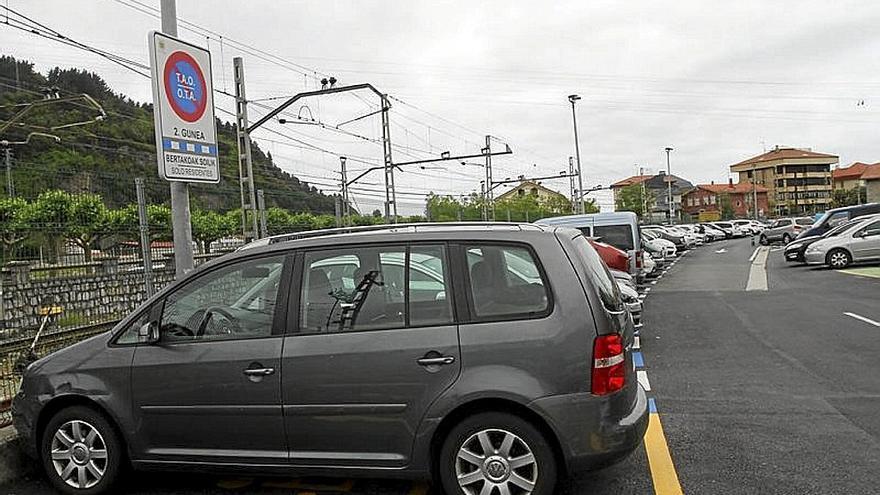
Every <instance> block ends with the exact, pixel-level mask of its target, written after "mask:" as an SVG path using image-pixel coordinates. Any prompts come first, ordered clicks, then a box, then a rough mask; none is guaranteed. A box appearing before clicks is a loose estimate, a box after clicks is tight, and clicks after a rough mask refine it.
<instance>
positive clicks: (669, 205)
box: [665, 146, 675, 224]
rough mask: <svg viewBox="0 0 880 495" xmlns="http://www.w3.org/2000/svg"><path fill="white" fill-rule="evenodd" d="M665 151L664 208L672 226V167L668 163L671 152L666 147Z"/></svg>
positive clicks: (673, 211) (673, 218) (673, 215)
mask: <svg viewBox="0 0 880 495" xmlns="http://www.w3.org/2000/svg"><path fill="white" fill-rule="evenodd" d="M665 150H666V191H667V196H666V201H668V203H667V205H666V206H667V210H668V211H669V223H670V224H674V223H675V203H673V201H672V166H671V165H670V161H669V153H670V152H671V151H672V147H670V146H667V147H666V148H665Z"/></svg>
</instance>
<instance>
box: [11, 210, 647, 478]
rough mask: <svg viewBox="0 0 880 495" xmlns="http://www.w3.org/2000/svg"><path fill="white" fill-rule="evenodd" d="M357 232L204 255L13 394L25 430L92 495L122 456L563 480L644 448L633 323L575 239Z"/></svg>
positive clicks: (560, 233)
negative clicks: (198, 262)
mask: <svg viewBox="0 0 880 495" xmlns="http://www.w3.org/2000/svg"><path fill="white" fill-rule="evenodd" d="M481 225H485V224H481ZM352 230H354V231H355V232H354V233H351V234H348V235H336V234H333V233H326V232H325V233H324V234H323V235H322V234H320V233H310V234H309V236H306V237H305V238H301V239H296V236H277V237H274V238H269V239H268V240H266V241H261V242H260V243H259V244H258V245H256V246H250V247H248V248H246V249H242V250H240V251H238V252H235V253H231V254H228V255H225V256H223V257H221V258H219V259H216V260H214V261H211V262H208V263H206V264H204V265H201V266H200V267H198V268H197V269H196V270H194V271H193V272H190V273H189V274H187V275H185V276H184V277H182V278H181V279H179V280H177V281H176V282H174V283H172V284H171V285H169V286H168V287H166V288H165V289H163V290H162V291H160V292H159V293H158V294H156V295H154V296H153V297H151V298H149V299H148V300H147V301H146V302H145V303H144V304H142V305H141V306H140V307H139V308H138V309H137V310H135V311H134V312H133V313H132V314H130V315H128V316H127V317H125V318H124V319H123V320H122V321H121V322H120V323H119V324H118V325H116V326H115V328H113V330H111V331H109V332H107V333H104V334H101V335H98V336H95V337H93V338H90V339H88V340H85V341H83V342H80V343H78V344H75V345H73V346H70V347H68V348H66V349H63V350H61V351H58V352H56V353H54V354H51V355H50V356H48V357H45V358H42V359H40V360H38V361H36V362H34V363H33V364H31V365H30V366H29V367H28V368H27V369H26V370H25V371H24V374H23V378H22V383H21V387H20V390H19V392H18V393H17V395H16V396H15V398H14V401H13V406H12V415H13V421H14V424H15V427H16V429H17V431H18V434H19V438H20V442H21V444H22V445H23V447H24V448H25V450H27V451H28V452H29V453H30V454H31V455H33V456H35V457H37V458H38V459H39V462H40V463H41V464H42V466H43V468H44V469H45V471H46V473H47V475H48V477H49V480H50V481H51V483H52V484H53V485H54V486H55V487H56V488H57V489H58V490H60V491H61V492H63V493H67V494H90V495H91V494H99V493H113V492H112V490H113V484H114V482H115V481H117V479H118V478H119V477H120V473H121V472H123V470H124V467H125V465H126V464H127V463H130V464H131V465H132V466H133V467H134V468H137V469H176V470H180V469H186V470H196V469H197V470H205V469H214V470H234V471H236V472H241V471H248V470H253V471H267V472H275V473H278V472H283V473H287V474H290V475H333V474H335V475H338V474H339V473H345V475H346V476H386V475H387V473H389V472H394V473H395V474H396V475H398V476H408V477H414V478H419V477H424V476H427V475H428V474H429V473H436V476H437V478H436V481H437V483H438V485H440V486H442V489H443V491H444V492H445V493H449V494H460V495H464V494H471V493H481V492H488V491H490V490H491V487H493V486H498V487H500V488H497V489H496V491H498V490H499V489H500V490H501V492H505V491H510V492H511V493H518V492H525V491H527V492H530V493H533V494H536V495H550V494H552V493H554V486H555V482H556V478H557V473H560V472H561V471H562V470H563V469H566V470H568V471H570V472H576V471H579V470H582V469H585V468H590V467H596V466H600V465H605V464H607V463H609V462H613V461H615V460H618V459H620V458H622V457H623V456H625V455H627V454H628V453H629V452H631V451H632V450H634V449H635V448H636V447H637V446H638V445H639V444H640V442H641V439H642V436H643V435H644V433H645V430H646V428H647V417H648V410H647V399H646V397H645V392H644V390H643V389H642V388H641V387H640V385H639V384H638V382H637V380H636V377H635V371H634V367H633V361H632V351H631V349H632V344H633V332H634V328H633V323H632V320H631V318H630V317H629V316H628V313H627V311H626V305H625V304H624V302H623V300H622V298H621V295H620V288H619V286H618V284H617V283H616V282H615V281H614V279H613V278H612V276H611V275H610V273H609V271H608V269H607V268H606V267H605V265H604V264H603V262H602V261H601V258H600V257H599V255H598V254H597V253H596V251H595V250H594V249H593V248H592V247H591V246H590V244H589V243H588V242H587V240H586V238H585V237H584V236H583V235H582V234H581V233H580V232H578V231H575V230H571V229H564V228H555V227H541V226H536V225H529V224H523V225H510V224H505V225H497V226H491V227H489V228H480V229H475V228H468V226H462V225H455V224H451V225H442V224H423V225H412V226H391V227H386V228H385V229H384V230H382V229H376V228H370V229H364V231H362V232H357V231H356V229H349V231H352ZM523 356H529V359H522V357H523ZM571 418H577V420H576V421H572V420H571ZM377 439H381V441H377ZM328 459H332V467H331V466H330V465H329V464H328Z"/></svg>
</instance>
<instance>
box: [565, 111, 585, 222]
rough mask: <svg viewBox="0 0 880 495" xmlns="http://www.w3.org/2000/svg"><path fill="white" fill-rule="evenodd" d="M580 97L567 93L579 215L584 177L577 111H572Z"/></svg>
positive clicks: (582, 201) (582, 200) (581, 210)
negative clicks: (575, 166) (572, 127)
mask: <svg viewBox="0 0 880 495" xmlns="http://www.w3.org/2000/svg"><path fill="white" fill-rule="evenodd" d="M580 99H581V97H580V96H578V95H568V101H570V102H571V121H572V125H573V126H574V156H575V159H576V160H577V176H578V195H577V199H578V206H577V211H578V213H580V214H581V215H583V214H584V193H583V190H584V179H583V176H582V174H581V148H580V144H579V143H578V124H577V113H576V112H575V111H574V104H575V102H576V101H578V100H580Z"/></svg>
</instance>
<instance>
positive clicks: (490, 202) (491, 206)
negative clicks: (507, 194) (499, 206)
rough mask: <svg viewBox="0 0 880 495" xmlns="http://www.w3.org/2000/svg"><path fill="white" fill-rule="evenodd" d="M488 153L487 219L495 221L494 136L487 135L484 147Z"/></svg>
mask: <svg viewBox="0 0 880 495" xmlns="http://www.w3.org/2000/svg"><path fill="white" fill-rule="evenodd" d="M483 151H485V153H486V184H487V187H486V220H489V219H491V220H492V221H493V222H494V221H495V196H494V195H493V194H492V188H491V187H489V186H488V185H489V184H492V136H488V135H487V136H486V147H485V148H483Z"/></svg>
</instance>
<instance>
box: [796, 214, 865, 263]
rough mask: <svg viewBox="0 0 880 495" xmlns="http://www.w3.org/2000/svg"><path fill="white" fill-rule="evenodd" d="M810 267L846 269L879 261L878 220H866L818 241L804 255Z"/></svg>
mask: <svg viewBox="0 0 880 495" xmlns="http://www.w3.org/2000/svg"><path fill="white" fill-rule="evenodd" d="M804 257H805V258H806V261H807V263H808V264H810V265H828V266H830V267H831V268H836V269H839V268H846V267H847V266H849V265H850V264H852V263H857V262H862V261H873V260H880V219H877V218H868V219H865V220H863V221H861V222H856V223H854V224H853V225H851V226H850V227H849V228H848V229H847V230H846V231H844V232H841V233H840V234H838V235H836V236H834V237H827V238H823V239H820V240H818V241H816V242H814V243H813V244H810V246H809V247H808V248H807V251H806V253H805V255H804Z"/></svg>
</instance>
